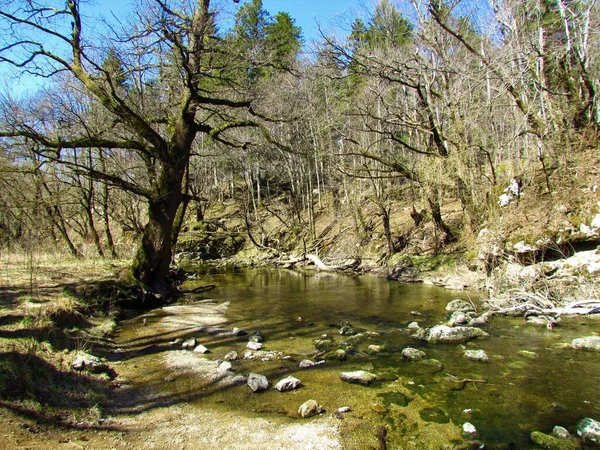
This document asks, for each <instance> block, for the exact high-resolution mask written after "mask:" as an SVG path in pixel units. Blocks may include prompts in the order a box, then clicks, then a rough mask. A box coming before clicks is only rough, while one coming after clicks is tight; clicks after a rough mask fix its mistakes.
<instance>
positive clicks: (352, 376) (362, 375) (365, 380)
mask: <svg viewBox="0 0 600 450" xmlns="http://www.w3.org/2000/svg"><path fill="white" fill-rule="evenodd" d="M340 379H341V380H342V381H346V382H348V383H358V384H371V383H372V382H373V381H375V380H376V379H377V376H376V375H374V374H372V373H370V372H367V371H365V370H356V371H354V372H342V373H340Z"/></svg>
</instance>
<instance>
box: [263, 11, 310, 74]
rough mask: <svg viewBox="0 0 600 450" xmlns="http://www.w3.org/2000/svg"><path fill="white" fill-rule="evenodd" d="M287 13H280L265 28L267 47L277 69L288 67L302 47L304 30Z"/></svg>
mask: <svg viewBox="0 0 600 450" xmlns="http://www.w3.org/2000/svg"><path fill="white" fill-rule="evenodd" d="M294 22H295V21H294V19H292V17H290V15H289V14H288V13H286V12H279V13H277V15H276V16H275V20H274V21H272V22H271V23H269V24H268V25H267V26H266V27H265V31H266V36H265V47H266V48H267V49H268V51H270V53H271V56H272V58H273V62H274V64H275V65H276V67H287V66H289V64H290V62H291V61H293V60H294V59H296V57H297V56H298V52H299V51H300V47H301V46H302V30H301V29H300V27H298V26H296V25H295V24H294Z"/></svg>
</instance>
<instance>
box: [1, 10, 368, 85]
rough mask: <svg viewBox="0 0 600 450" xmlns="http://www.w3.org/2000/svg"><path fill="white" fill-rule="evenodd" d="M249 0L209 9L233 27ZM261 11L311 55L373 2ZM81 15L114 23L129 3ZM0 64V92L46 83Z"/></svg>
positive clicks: (344, 33)
mask: <svg viewBox="0 0 600 450" xmlns="http://www.w3.org/2000/svg"><path fill="white" fill-rule="evenodd" d="M246 1H249V0H241V1H240V2H239V4H237V5H236V4H234V2H233V0H213V1H212V5H213V6H217V7H219V6H225V7H226V11H223V12H222V13H221V16H222V17H221V19H222V20H223V21H224V22H225V23H228V22H229V23H231V24H232V23H233V18H234V17H235V11H236V9H237V8H239V6H241V5H242V4H243V3H245V2H246ZM262 1H263V8H264V9H265V10H266V11H267V12H268V13H269V14H270V15H271V16H272V17H275V15H276V14H277V13H278V12H287V13H288V14H289V15H290V16H291V17H292V19H294V20H295V23H296V25H297V26H299V27H300V28H301V29H302V36H303V38H304V44H305V45H304V50H305V51H306V52H309V53H310V51H311V48H312V44H313V43H314V42H316V41H319V40H320V38H321V33H324V34H325V35H328V36H329V35H331V34H337V35H347V34H348V33H349V24H350V23H352V21H353V20H354V19H355V18H356V17H359V16H364V15H365V11H366V10H367V7H368V6H372V5H373V3H375V1H376V0H262ZM82 3H83V5H82V12H83V14H84V15H89V16H96V15H98V14H100V15H103V16H104V17H107V18H110V17H111V16H114V17H116V18H117V19H118V18H120V17H123V16H124V15H125V14H127V13H128V12H130V7H128V6H129V5H128V3H129V0H88V2H87V3H84V2H82ZM1 66H2V65H1V64H0V79H4V81H2V80H0V91H4V90H8V91H12V92H13V93H14V94H26V93H27V92H28V91H31V90H32V89H36V87H40V86H42V85H43V84H44V83H46V82H47V80H43V79H37V80H36V79H32V78H31V77H26V76H25V77H21V78H19V79H16V78H14V77H13V76H12V75H8V74H7V72H6V69H7V68H6V67H1ZM7 75H8V76H7Z"/></svg>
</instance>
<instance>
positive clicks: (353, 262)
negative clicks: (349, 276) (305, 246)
mask: <svg viewBox="0 0 600 450" xmlns="http://www.w3.org/2000/svg"><path fill="white" fill-rule="evenodd" d="M304 258H305V259H308V260H309V261H312V262H313V264H314V265H315V266H317V269H319V270H322V271H323V272H337V271H340V270H349V269H350V270H356V269H357V268H358V266H360V263H361V260H360V258H355V259H353V260H349V261H347V262H346V263H345V264H341V265H337V266H328V265H327V264H325V263H324V262H323V261H321V260H320V259H319V258H318V257H317V256H315V255H311V254H310V253H306V254H305V255H304Z"/></svg>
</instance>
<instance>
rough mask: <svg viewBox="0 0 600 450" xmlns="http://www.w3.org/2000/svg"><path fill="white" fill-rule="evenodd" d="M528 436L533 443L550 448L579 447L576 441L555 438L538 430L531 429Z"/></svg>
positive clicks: (568, 448) (566, 449) (558, 449)
mask: <svg viewBox="0 0 600 450" xmlns="http://www.w3.org/2000/svg"><path fill="white" fill-rule="evenodd" d="M529 438H530V439H531V441H532V442H533V443H534V444H535V445H537V446H539V447H541V448H546V449H550V450H577V449H579V448H581V446H580V445H579V442H577V441H574V440H571V439H560V438H556V437H554V436H550V435H549V434H544V433H542V432H540V431H533V432H532V433H531V434H530V435H529Z"/></svg>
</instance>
